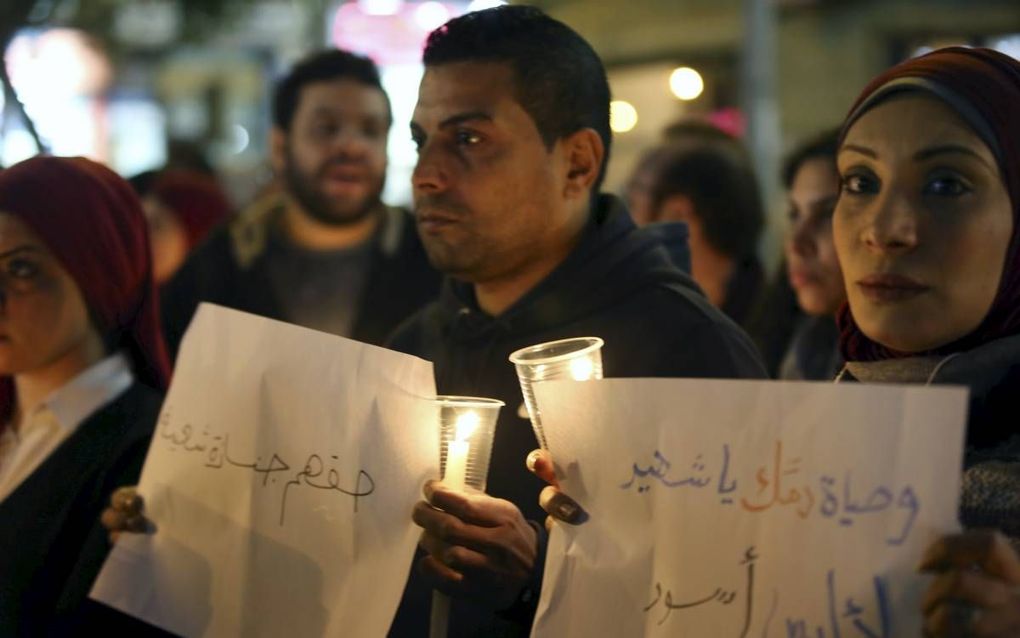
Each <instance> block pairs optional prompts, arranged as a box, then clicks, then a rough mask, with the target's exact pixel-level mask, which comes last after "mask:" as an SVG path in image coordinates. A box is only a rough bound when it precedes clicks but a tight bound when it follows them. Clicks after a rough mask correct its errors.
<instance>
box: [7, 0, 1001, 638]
mask: <svg viewBox="0 0 1020 638" xmlns="http://www.w3.org/2000/svg"><path fill="white" fill-rule="evenodd" d="M423 62H424V66H425V74H424V77H423V79H422V82H421V86H420V92H419V96H418V102H417V105H416V107H415V110H414V114H413V116H412V121H411V123H410V133H411V136H412V138H413V140H414V142H415V144H416V146H417V148H418V161H417V165H416V167H415V169H414V172H413V176H412V188H413V196H414V207H413V212H409V211H406V210H401V209H397V208H393V207H389V206H386V205H385V204H383V203H382V201H381V199H380V195H381V192H382V186H383V182H384V179H385V172H386V142H387V135H388V131H389V128H390V125H391V120H392V113H391V110H390V104H389V100H388V98H387V95H386V93H385V92H384V90H383V88H382V85H381V83H380V81H379V73H378V70H377V69H376V67H375V66H374V65H373V63H372V62H371V61H370V60H368V59H367V58H364V57H361V56H359V55H357V54H354V53H349V52H345V51H340V50H329V51H322V52H317V53H314V54H312V55H310V56H309V57H307V58H305V59H304V60H302V61H301V62H299V63H298V64H297V65H295V66H294V67H293V69H292V70H291V71H290V72H289V73H288V74H287V76H286V77H284V78H283V79H282V80H281V81H280V82H279V84H278V85H277V88H276V91H275V94H274V99H273V103H272V112H273V127H272V132H271V157H270V162H271V164H272V167H273V169H274V172H275V175H276V181H275V182H274V186H273V187H272V188H270V189H268V190H267V191H266V192H264V193H263V194H262V195H260V196H259V198H258V199H257V200H256V201H254V202H252V203H251V204H250V205H249V206H247V207H245V208H244V209H243V210H241V211H239V212H236V213H232V212H231V210H230V206H229V204H228V203H227V199H226V197H225V196H224V194H223V192H222V191H221V190H220V188H219V186H218V185H217V183H216V180H215V178H213V177H210V176H209V175H206V174H203V173H202V172H201V171H196V170H168V171H163V172H160V173H159V174H154V175H148V176H144V177H140V178H138V179H134V180H132V182H131V183H129V182H128V181H126V180H124V179H122V178H121V177H119V176H117V175H116V174H114V173H113V172H112V171H111V170H109V169H107V168H105V167H103V166H102V165H100V164H98V163H96V162H93V161H90V160H86V159H82V158H59V157H37V158H33V159H30V160H27V161H24V162H21V163H19V164H16V165H14V166H11V167H8V168H6V169H4V170H0V375H2V376H0V512H2V513H3V520H4V521H7V524H6V525H3V526H2V527H0V635H33V636H34V635H76V634H84V633H87V632H91V631H92V630H107V631H111V630H113V631H118V630H119V631H123V632H124V633H125V634H126V635H128V634H130V635H146V634H152V635H158V634H159V633H160V632H159V630H157V629H155V628H153V627H148V626H145V625H143V624H142V623H141V622H140V621H136V620H133V619H130V618H127V617H123V616H122V615H120V614H118V613H117V612H114V611H113V610H111V609H108V608H104V607H103V606H102V605H100V604H99V603H96V602H94V601H89V600H88V599H87V594H88V591H89V588H90V586H91V583H92V582H93V580H94V579H95V577H96V575H97V573H98V570H99V568H100V566H101V564H102V562H103V559H104V557H105V555H106V554H107V553H108V551H109V549H110V543H111V542H112V540H114V539H115V537H116V536H117V535H118V534H122V533H126V532H144V531H146V530H148V531H150V532H151V529H150V528H147V526H146V524H145V519H144V507H143V506H142V502H143V499H142V497H143V496H144V495H141V496H140V495H137V494H135V493H134V492H133V491H131V490H127V491H124V490H118V488H121V487H122V486H130V485H133V484H134V483H135V482H136V481H137V478H138V476H139V473H140V469H141V465H142V462H143V460H144V456H145V452H146V449H147V444H148V439H149V437H150V436H151V434H152V430H153V428H154V426H155V422H156V416H157V413H158V410H159V407H160V399H161V393H162V392H163V391H165V389H166V386H167V383H168V379H169V377H170V361H171V359H172V357H173V355H174V353H175V351H176V349H177V348H178V347H179V344H180V341H181V337H182V335H183V333H184V330H185V329H186V327H187V324H188V322H189V321H190V318H191V316H192V314H193V313H194V311H195V309H196V307H197V306H198V304H199V303H201V302H203V301H211V302H215V303H219V304H222V305H225V306H229V307H232V308H237V309H240V310H245V311H248V312H252V313H255V314H259V315H263V316H266V317H272V318H276V319H281V320H284V321H288V322H292V323H296V324H299V325H303V326H307V327H310V328H315V329H318V330H323V331H327V332H331V333H333V334H337V335H342V336H346V337H352V338H355V339H358V340H361V341H366V342H369V343H374V344H381V345H386V346H387V347H390V348H392V349H395V350H399V351H402V352H405V353H409V354H413V355H417V356H420V357H422V358H425V359H428V360H430V361H432V362H434V364H435V375H436V387H437V390H438V392H439V393H441V394H459V395H469V396H485V397H492V398H496V399H501V400H503V401H505V402H506V404H507V405H508V406H517V405H519V404H520V402H521V397H520V387H519V385H518V381H517V378H516V376H515V374H514V370H513V368H512V366H510V365H508V364H507V358H508V356H509V354H510V353H511V352H513V351H515V350H517V349H519V348H522V347H525V346H528V345H532V344H534V343H539V342H543V341H550V340H554V339H559V338H565V337H572V336H578V335H588V334H593V335H598V336H600V337H602V338H603V339H605V341H606V343H607V346H606V348H605V350H604V353H603V360H604V370H605V374H606V376H608V377H695V378H728V379H739V378H742V379H765V378H769V377H772V378H779V379H801V380H804V379H806V380H830V381H838V382H840V383H848V382H858V383H881V382H898V383H921V384H957V385H966V386H968V387H969V388H970V392H971V394H970V412H969V421H968V425H967V440H966V455H965V459H964V464H963V468H962V471H963V483H962V484H963V488H962V493H961V497H960V503H961V506H960V518H961V522H962V523H963V525H964V528H965V531H964V532H962V533H961V534H958V535H954V536H948V537H945V538H942V539H940V540H939V541H938V542H937V543H935V544H934V545H932V546H931V547H930V548H929V550H928V551H927V553H926V554H925V555H924V556H923V557H918V560H919V561H920V564H921V569H923V570H925V571H929V572H932V573H934V574H936V576H935V578H933V579H932V581H931V585H930V587H929V589H928V591H927V593H926V596H925V598H924V603H923V609H922V610H920V613H923V615H924V627H925V631H926V632H927V634H928V635H931V636H962V635H967V636H1017V635H1020V557H1018V554H1017V553H1016V550H1015V549H1014V546H1013V543H1014V542H1016V541H1018V540H1020V436H1018V435H1020V429H1018V428H1017V427H1016V425H1015V417H1014V414H1015V412H1014V410H1013V409H1012V408H1013V407H1014V405H1015V402H1014V397H1015V395H1016V390H1017V389H1018V388H1020V224H1018V222H1020V143H1018V140H1020V118H1017V117H1016V116H1015V114H1016V113H1017V112H1020V62H1017V61H1016V60H1014V59H1012V58H1009V57H1007V56H1005V55H1003V54H1000V53H997V52H994V51H991V50H985V49H966V48H946V49H941V50H937V51H935V52H932V53H930V54H927V55H925V56H922V57H919V58H915V59H911V60H908V61H906V62H903V63H901V64H899V65H897V66H895V67H893V68H892V69H890V70H888V71H886V72H884V73H882V74H881V75H880V76H878V77H877V78H875V79H874V80H873V81H872V82H871V83H870V84H869V85H868V86H867V87H864V89H863V91H862V93H861V95H860V97H859V98H858V100H857V101H856V102H855V103H854V104H853V105H848V107H849V109H848V116H847V117H846V119H845V120H844V122H843V123H842V125H841V126H839V128H838V129H833V130H831V131H828V132H825V133H824V134H823V135H821V136H820V137H818V138H817V139H814V140H809V141H807V142H806V143H805V144H804V145H803V146H801V147H799V148H798V149H797V150H796V151H795V152H794V153H792V154H791V156H790V158H789V160H788V162H787V164H786V166H785V167H784V170H783V174H782V179H783V182H784V184H785V186H786V189H787V193H788V201H789V227H788V231H787V235H786V239H785V241H784V251H783V267H782V268H781V269H780V272H779V274H778V275H777V277H776V280H775V281H773V282H771V283H768V282H766V279H765V274H764V268H763V266H762V261H761V260H760V258H759V255H758V246H759V239H760V235H761V232H762V229H763V226H764V220H765V214H764V205H763V202H762V198H761V195H760V193H759V190H758V185H757V181H756V180H757V177H756V176H755V175H754V172H753V170H752V169H751V163H750V161H749V159H748V156H747V153H746V151H745V150H744V149H743V147H742V146H741V143H740V140H739V139H737V138H734V137H732V136H730V135H728V134H726V133H723V132H722V131H719V130H718V129H714V128H712V127H710V126H708V125H705V124H700V123H692V124H688V125H684V126H678V127H673V130H671V133H670V135H669V137H668V139H665V140H664V141H663V142H662V144H661V145H660V146H658V147H656V148H654V149H650V150H649V152H648V153H647V154H646V156H645V157H644V158H643V159H642V161H641V162H639V165H638V167H637V169H636V170H635V172H634V175H633V177H632V178H631V180H630V181H629V183H628V188H627V193H626V199H627V203H625V202H624V201H623V200H622V199H620V198H617V197H614V196H612V195H608V194H604V193H602V192H601V191H600V186H601V184H602V181H603V177H604V174H605V169H606V165H607V162H608V161H609V157H610V149H611V145H612V134H611V131H610V127H609V101H610V89H609V84H608V81H607V79H606V73H605V69H604V68H603V65H602V62H601V61H600V59H599V57H598V55H597V54H596V53H595V51H594V50H593V49H592V47H591V46H590V45H589V44H588V43H587V42H586V41H585V40H584V39H583V38H582V37H581V36H579V35H578V34H577V33H576V32H574V31H573V30H572V29H571V28H570V27H568V26H566V25H565V24H563V23H561V22H558V21H556V20H554V19H552V18H550V17H548V16H546V15H545V14H544V13H542V12H541V11H540V10H537V9H534V8H530V7H525V6H505V7H499V8H496V9H489V10H484V11H479V12H474V13H469V14H466V15H464V16H462V17H458V18H455V19H453V20H451V21H449V22H448V23H447V24H445V25H444V26H442V27H440V28H439V29H437V30H436V31H434V32H433V33H432V34H431V35H430V37H429V39H428V42H427V45H426V47H425V50H424V53H423ZM628 205H629V210H628ZM536 447H537V443H536V440H535V437H534V434H533V432H532V429H531V428H530V427H526V422H525V421H522V417H521V416H520V415H519V414H518V413H517V412H516V411H514V410H504V411H503V413H501V415H500V419H499V423H498V426H497V429H496V434H495V441H494V447H493V456H492V462H491V468H490V473H489V479H488V493H487V494H477V493H471V494H468V493H462V492H456V491H451V490H449V489H446V488H445V487H444V486H443V485H442V484H441V483H438V482H436V483H429V484H427V485H426V486H425V490H424V491H425V498H424V499H423V500H422V501H421V502H420V503H419V504H418V505H417V507H416V508H415V510H414V512H413V514H412V517H413V521H414V522H415V523H416V524H417V525H419V526H420V527H421V528H422V529H423V533H422V537H421V541H420V549H419V555H418V557H417V560H416V564H415V567H414V568H413V569H412V571H411V573H410V575H409V578H408V581H407V586H406V589H405V592H404V596H403V600H402V602H401V605H400V608H399V610H398V612H397V615H396V618H395V619H394V621H393V625H392V628H391V635H393V636H418V635H426V634H427V632H428V614H429V602H430V596H431V592H432V590H433V589H438V590H440V591H442V592H444V593H447V594H449V595H450V596H451V597H452V599H453V607H452V611H451V616H450V632H451V633H450V635H456V636H475V635H482V636H489V635H498V636H516V635H527V634H528V631H529V628H530V626H531V622H532V619H533V617H534V614H535V611H536V607H537V603H538V597H539V593H540V590H541V585H542V582H541V578H542V567H543V564H544V556H545V547H546V540H547V538H548V531H547V527H546V525H545V524H543V521H545V520H546V516H547V515H549V516H550V517H551V518H550V519H549V520H550V521H556V522H552V523H551V524H577V523H579V522H580V521H581V520H583V516H582V514H583V513H582V512H581V510H580V507H579V506H578V505H577V503H576V502H574V501H573V500H572V499H570V497H569V495H568V494H564V493H563V492H561V491H560V490H559V489H558V488H557V487H556V485H555V477H554V475H553V473H552V459H551V458H550V457H549V455H548V453H547V452H545V451H537V450H535V448H536ZM533 450H534V451H533ZM946 470H947V471H956V470H957V468H946ZM111 495H114V497H113V499H112V503H111ZM104 509H105V511H104ZM100 520H102V524H100ZM108 532H109V535H108ZM157 533H158V532H157Z"/></svg>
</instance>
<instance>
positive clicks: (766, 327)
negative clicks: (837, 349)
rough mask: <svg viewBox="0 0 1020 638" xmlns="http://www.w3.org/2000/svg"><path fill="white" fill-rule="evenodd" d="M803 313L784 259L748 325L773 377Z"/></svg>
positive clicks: (749, 331) (752, 313)
mask: <svg viewBox="0 0 1020 638" xmlns="http://www.w3.org/2000/svg"><path fill="white" fill-rule="evenodd" d="M803 317H805V314H804V312H803V311H802V310H801V309H800V306H798V305H797V293H796V292H795V291H794V290H793V286H791V285H790V280H789V278H788V277H787V276H786V262H785V261H784V262H782V263H781V264H780V265H779V268H778V269H777V275H776V277H775V279H773V281H772V283H771V284H769V285H768V287H766V289H765V290H764V292H762V294H761V298H760V299H759V300H758V304H757V307H756V308H755V309H754V310H753V311H752V312H751V318H750V319H749V320H748V322H747V324H746V325H745V326H744V328H745V329H746V330H747V333H748V334H749V335H750V336H751V339H753V340H754V343H755V345H757V346H758V352H760V353H761V357H762V359H763V360H764V361H765V369H766V370H768V373H769V376H770V377H772V378H774V379H775V378H778V377H779V368H780V366H781V365H782V362H783V358H784V357H785V356H786V353H787V351H788V350H789V348H790V342H791V341H792V340H793V334H794V331H795V328H796V327H797V324H798V322H800V321H801V319H802V318H803ZM837 372H838V370H837Z"/></svg>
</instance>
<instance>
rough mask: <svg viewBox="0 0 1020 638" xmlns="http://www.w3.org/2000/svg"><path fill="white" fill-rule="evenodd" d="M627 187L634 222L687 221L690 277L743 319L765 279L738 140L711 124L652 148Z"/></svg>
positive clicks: (752, 194)
mask: <svg viewBox="0 0 1020 638" xmlns="http://www.w3.org/2000/svg"><path fill="white" fill-rule="evenodd" d="M704 126H709V127H710V126H711V125H707V124H706V125H704ZM627 194H628V199H629V202H630V205H631V206H632V209H631V214H632V215H633V217H634V220H635V222H636V223H638V224H639V225H649V224H653V223H663V222H683V223H684V224H686V226H687V229H688V239H687V240H688V244H689V249H690V264H691V268H690V272H691V276H692V277H693V278H694V280H695V281H696V282H697V284H698V285H699V286H700V287H701V289H702V290H703V291H704V292H705V295H706V296H707V297H708V299H709V301H710V302H712V304H713V305H715V306H716V307H718V308H720V309H721V310H722V311H723V312H724V313H725V314H726V315H728V316H729V317H730V318H731V319H733V320H734V321H735V322H736V323H738V324H740V325H744V324H745V323H746V322H747V321H748V319H749V318H750V315H751V310H752V308H754V306H755V303H756V301H757V299H758V297H759V295H760V294H761V292H762V287H763V284H764V280H765V271H764V268H763V267H762V264H761V261H760V260H759V258H758V255H757V249H758V241H759V239H760V237H761V233H762V230H763V227H764V217H765V216H764V212H763V208H762V202H761V195H760V191H759V187H758V182H757V179H756V178H755V175H754V171H753V169H752V168H751V165H750V162H749V160H748V158H747V154H746V152H745V151H744V149H743V147H742V146H741V145H740V144H739V142H738V141H737V140H736V139H735V138H732V137H730V136H729V135H727V134H726V133H724V132H722V131H717V135H714V136H712V137H707V136H703V135H698V134H691V135H688V136H686V137H683V138H682V139H680V140H679V141H675V142H670V143H668V144H666V145H663V146H661V147H658V148H656V149H653V150H652V151H650V152H649V153H648V154H647V155H646V157H645V158H644V159H643V160H642V161H641V162H640V163H639V165H638V168H637V170H636V171H635V173H634V177H632V178H631V180H630V185H629V187H628V190H627Z"/></svg>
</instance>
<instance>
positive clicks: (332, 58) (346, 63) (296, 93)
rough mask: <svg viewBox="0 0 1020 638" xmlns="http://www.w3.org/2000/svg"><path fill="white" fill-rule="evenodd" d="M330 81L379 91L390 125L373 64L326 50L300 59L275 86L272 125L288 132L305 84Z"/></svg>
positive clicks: (388, 113)
mask: <svg viewBox="0 0 1020 638" xmlns="http://www.w3.org/2000/svg"><path fill="white" fill-rule="evenodd" d="M330 80H354V81H355V82H359V83H361V84H364V85H365V86H369V87H372V88H375V89H379V91H380V92H382V94H383V96H384V97H385V98H386V112H387V116H388V118H389V120H390V122H391V123H392V120H393V112H392V109H391V108H390V98H389V96H387V95H386V91H384V90H383V87H382V81H380V79H379V69H378V68H377V67H376V66H375V62H372V60H370V59H368V58H366V57H365V56H362V55H358V54H356V53H351V52H350V51H344V50H342V49H326V50H323V51H317V52H315V53H312V54H310V55H308V56H306V57H305V58H302V59H301V60H300V61H298V63H297V64H295V65H294V66H293V68H291V70H290V73H288V74H287V75H285V76H284V77H283V78H282V79H281V80H280V81H279V82H278V83H277V85H276V89H275V91H274V92H273V125H274V126H276V127H277V128H279V129H280V130H283V131H288V130H290V125H291V123H292V122H293V121H294V113H296V112H297V107H298V102H299V101H300V99H301V90H302V89H304V88H305V86H307V85H308V84H312V83H314V82H329V81H330Z"/></svg>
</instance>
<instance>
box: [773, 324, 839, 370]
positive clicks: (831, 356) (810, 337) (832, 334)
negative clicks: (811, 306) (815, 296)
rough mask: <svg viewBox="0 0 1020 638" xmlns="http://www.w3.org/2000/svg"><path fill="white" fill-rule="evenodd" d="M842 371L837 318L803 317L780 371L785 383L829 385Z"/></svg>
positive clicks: (794, 333) (794, 332)
mask: <svg viewBox="0 0 1020 638" xmlns="http://www.w3.org/2000/svg"><path fill="white" fill-rule="evenodd" d="M842 368H843V357H841V356H840V354H839V328H837V327H836V318H835V317H829V316H822V317H812V316H808V315H804V316H802V317H801V318H800V320H799V321H797V326H796V328H795V330H794V331H793V338H792V339H791V340H790V346H789V349H788V350H787V351H786V355H785V356H784V357H783V361H782V363H781V365H780V367H779V378H780V379H783V380H786V381H832V380H833V379H835V378H836V375H837V374H839V371H840V370H841V369H842Z"/></svg>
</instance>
